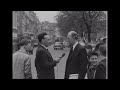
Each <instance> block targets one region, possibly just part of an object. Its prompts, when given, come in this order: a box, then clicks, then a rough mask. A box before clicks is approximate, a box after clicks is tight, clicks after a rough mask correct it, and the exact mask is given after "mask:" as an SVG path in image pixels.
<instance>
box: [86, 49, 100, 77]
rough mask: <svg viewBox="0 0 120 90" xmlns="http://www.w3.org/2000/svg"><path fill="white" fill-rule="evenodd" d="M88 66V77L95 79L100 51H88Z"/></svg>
mask: <svg viewBox="0 0 120 90" xmlns="http://www.w3.org/2000/svg"><path fill="white" fill-rule="evenodd" d="M88 60H89V63H88V66H87V78H88V79H94V78H95V73H96V67H97V65H98V63H97V62H98V53H97V52H95V51H90V52H89V53H88Z"/></svg>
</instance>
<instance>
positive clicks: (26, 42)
mask: <svg viewBox="0 0 120 90" xmlns="http://www.w3.org/2000/svg"><path fill="white" fill-rule="evenodd" d="M28 43H30V40H28V39H22V40H21V41H20V43H19V46H20V47H21V46H24V45H27V44H28Z"/></svg>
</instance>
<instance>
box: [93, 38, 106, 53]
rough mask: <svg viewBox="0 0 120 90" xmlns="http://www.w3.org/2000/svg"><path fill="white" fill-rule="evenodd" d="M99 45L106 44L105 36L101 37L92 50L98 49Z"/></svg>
mask: <svg viewBox="0 0 120 90" xmlns="http://www.w3.org/2000/svg"><path fill="white" fill-rule="evenodd" d="M100 45H105V46H106V37H105V38H102V39H101V40H100V41H99V43H98V44H97V45H96V47H95V49H94V51H98V50H99V47H100Z"/></svg>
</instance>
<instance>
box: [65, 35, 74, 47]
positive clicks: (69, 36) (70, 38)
mask: <svg viewBox="0 0 120 90" xmlns="http://www.w3.org/2000/svg"><path fill="white" fill-rule="evenodd" d="M67 39H68V43H69V44H70V46H72V45H73V44H74V39H73V38H72V36H71V35H69V34H68V36H67Z"/></svg>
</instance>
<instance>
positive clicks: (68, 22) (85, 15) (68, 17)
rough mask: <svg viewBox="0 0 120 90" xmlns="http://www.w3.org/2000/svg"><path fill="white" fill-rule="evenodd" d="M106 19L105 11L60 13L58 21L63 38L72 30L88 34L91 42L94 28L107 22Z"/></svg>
mask: <svg viewBox="0 0 120 90" xmlns="http://www.w3.org/2000/svg"><path fill="white" fill-rule="evenodd" d="M105 17H106V16H105V13H104V12H103V11H60V12H59V14H58V15H57V18H56V19H57V22H58V24H57V25H58V27H59V28H60V31H61V33H62V35H63V36H66V35H67V33H68V32H69V31H71V30H74V31H76V32H78V33H83V32H87V33H88V41H89V42H90V41H91V38H90V37H91V36H90V35H91V32H92V28H93V27H96V26H97V24H99V23H100V22H101V21H102V20H105V19H106V18H105Z"/></svg>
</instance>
